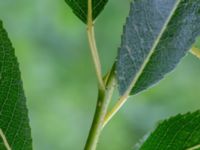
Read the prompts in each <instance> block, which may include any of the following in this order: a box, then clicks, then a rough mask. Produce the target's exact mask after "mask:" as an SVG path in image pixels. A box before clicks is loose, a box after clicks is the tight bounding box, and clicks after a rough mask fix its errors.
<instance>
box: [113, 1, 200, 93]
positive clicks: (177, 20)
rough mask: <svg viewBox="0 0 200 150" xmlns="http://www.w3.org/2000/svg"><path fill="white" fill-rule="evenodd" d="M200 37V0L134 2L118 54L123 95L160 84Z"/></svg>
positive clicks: (118, 73)
mask: <svg viewBox="0 0 200 150" xmlns="http://www.w3.org/2000/svg"><path fill="white" fill-rule="evenodd" d="M198 35H200V0H134V1H133V3H132V4H131V10H130V14H129V17H128V18H127V21H126V25H125V27H124V31H123V36H122V43H121V47H120V48H119V51H118V58H117V67H116V71H117V79H118V84H119V91H120V94H121V95H123V94H124V93H125V92H127V91H128V93H130V94H136V93H139V92H141V91H143V90H145V89H147V88H149V87H150V86H152V85H154V84H155V83H157V82H158V81H160V80H161V79H162V78H163V77H164V76H165V75H166V74H167V73H169V72H170V71H172V70H173V69H174V68H175V67H176V65H177V64H178V63H179V61H180V60H181V58H182V57H183V56H184V55H185V54H186V52H187V51H188V50H189V49H190V47H191V46H192V44H193V43H194V41H195V38H196V37H197V36H198Z"/></svg>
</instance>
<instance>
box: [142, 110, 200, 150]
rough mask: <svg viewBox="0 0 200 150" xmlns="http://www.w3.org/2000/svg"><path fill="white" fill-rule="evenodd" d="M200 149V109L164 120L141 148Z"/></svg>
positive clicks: (149, 149)
mask: <svg viewBox="0 0 200 150" xmlns="http://www.w3.org/2000/svg"><path fill="white" fill-rule="evenodd" d="M197 148H199V149H200V111H196V112H194V113H187V114H184V115H177V116H175V117H172V118H170V119H168V120H165V121H163V122H162V123H161V124H160V125H158V127H157V128H156V130H155V131H154V132H153V133H152V134H151V135H150V136H149V137H148V138H147V140H146V141H145V142H144V144H143V145H142V146H141V148H140V150H197Z"/></svg>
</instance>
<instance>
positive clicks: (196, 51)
mask: <svg viewBox="0 0 200 150" xmlns="http://www.w3.org/2000/svg"><path fill="white" fill-rule="evenodd" d="M190 52H191V53H192V54H193V55H194V56H196V57H197V58H199V59H200V49H198V48H196V47H192V49H191V50H190Z"/></svg>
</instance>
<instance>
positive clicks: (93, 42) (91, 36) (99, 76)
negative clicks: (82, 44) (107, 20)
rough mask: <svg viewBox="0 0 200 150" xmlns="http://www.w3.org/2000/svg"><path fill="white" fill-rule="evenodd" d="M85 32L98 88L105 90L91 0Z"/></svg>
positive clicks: (90, 0) (89, 0)
mask: <svg viewBox="0 0 200 150" xmlns="http://www.w3.org/2000/svg"><path fill="white" fill-rule="evenodd" d="M87 34H88V41H89V45H90V50H91V54H92V59H93V62H94V66H95V71H96V75H97V79H98V82H99V88H100V89H101V90H105V85H104V82H103V77H102V71H101V63H100V58H99V54H98V50H97V46H96V40H95V33H94V25H93V19H92V0H88V17H87Z"/></svg>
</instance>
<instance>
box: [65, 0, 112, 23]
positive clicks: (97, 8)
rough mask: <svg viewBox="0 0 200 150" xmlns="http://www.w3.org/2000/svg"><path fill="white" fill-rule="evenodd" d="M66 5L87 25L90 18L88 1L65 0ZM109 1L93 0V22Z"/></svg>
mask: <svg viewBox="0 0 200 150" xmlns="http://www.w3.org/2000/svg"><path fill="white" fill-rule="evenodd" d="M65 1H66V3H67V4H68V5H69V6H70V7H71V8H72V10H73V12H74V14H75V15H76V16H77V17H78V18H79V19H81V20H82V21H83V22H84V23H87V17H88V13H87V12H88V0H65ZM107 2H108V0H92V8H93V9H92V17H93V20H95V19H96V18H97V16H98V15H99V14H100V13H101V11H102V10H103V8H104V7H105V5H106V3H107Z"/></svg>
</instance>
